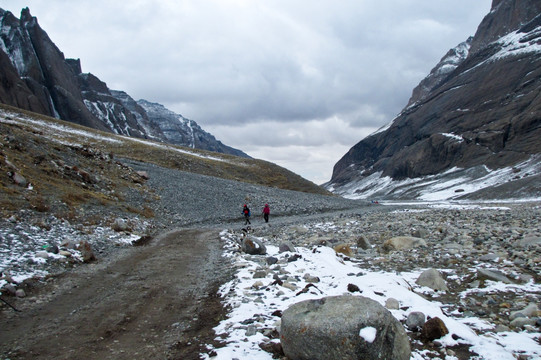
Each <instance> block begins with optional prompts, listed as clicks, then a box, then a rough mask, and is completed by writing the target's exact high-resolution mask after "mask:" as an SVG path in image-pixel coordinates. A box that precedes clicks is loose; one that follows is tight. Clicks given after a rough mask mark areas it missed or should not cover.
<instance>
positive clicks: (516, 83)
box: [327, 0, 541, 189]
mask: <svg viewBox="0 0 541 360" xmlns="http://www.w3.org/2000/svg"><path fill="white" fill-rule="evenodd" d="M511 10H512V11H511ZM539 13H541V3H539V2H538V1H533V0H530V1H526V0H499V1H498V0H495V1H494V3H493V9H492V11H491V13H490V14H489V15H487V16H486V17H485V19H484V20H483V22H482V24H481V25H480V27H479V30H478V31H477V34H476V35H475V37H474V38H473V39H471V40H470V41H471V47H470V49H469V51H467V56H453V54H454V53H457V51H458V50H456V49H455V50H452V51H451V52H450V53H449V54H447V56H446V57H444V58H443V59H442V63H440V64H438V66H436V67H435V68H434V70H433V71H432V73H431V75H430V76H429V77H427V79H425V80H423V82H421V84H420V85H419V86H418V87H417V88H416V89H415V90H414V92H413V95H412V99H411V100H410V102H409V105H408V106H407V107H406V108H405V109H404V110H403V111H402V113H401V114H399V116H398V117H397V118H396V119H395V120H394V121H393V122H392V124H391V125H390V126H389V127H388V128H387V129H385V130H384V131H380V132H377V133H374V134H372V135H371V136H369V137H367V138H365V139H363V140H362V141H361V142H359V143H358V144H356V145H355V146H354V147H352V148H351V149H350V150H349V152H348V153H347V154H345V155H344V156H343V157H342V159H340V161H338V163H337V164H336V165H335V167H334V171H333V175H332V179H331V181H330V183H329V184H327V185H330V186H332V187H334V188H335V189H337V188H338V189H339V188H340V187H341V186H344V185H347V184H348V183H351V182H354V181H358V180H359V179H361V178H363V177H366V176H369V175H372V174H374V173H381V177H385V176H388V177H390V178H392V179H395V180H401V179H407V178H417V177H423V176H428V175H436V174H441V173H443V172H445V171H447V170H449V169H451V168H455V167H458V168H463V169H470V168H475V167H479V166H486V167H488V168H489V169H499V168H503V167H510V166H514V165H516V164H517V163H519V162H521V161H525V160H527V159H529V158H530V157H531V156H532V155H534V154H539V153H541V142H540V141H539V140H538V139H540V138H541V126H540V125H541V97H540V95H541V48H540V44H541V31H540V30H541V15H540V16H537V15H538V14H539ZM459 48H462V49H463V50H462V54H464V53H465V51H464V48H465V46H464V44H461V46H460V47H459ZM457 54H458V53H457ZM450 55H451V57H452V58H454V59H456V60H458V61H455V62H454V63H453V64H452V65H453V67H454V69H453V70H452V71H450V72H447V73H445V72H443V73H442V72H441V71H440V72H439V74H440V75H442V76H437V75H438V69H441V68H443V67H444V65H445V61H448V59H449V57H450Z"/></svg>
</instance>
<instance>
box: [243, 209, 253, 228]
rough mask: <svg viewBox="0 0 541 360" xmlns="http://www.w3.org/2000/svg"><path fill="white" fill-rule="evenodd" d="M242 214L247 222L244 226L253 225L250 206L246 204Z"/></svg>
mask: <svg viewBox="0 0 541 360" xmlns="http://www.w3.org/2000/svg"><path fill="white" fill-rule="evenodd" d="M242 214H244V219H245V220H246V221H245V222H244V225H247V224H251V222H250V208H248V205H246V204H244V208H243V209H242Z"/></svg>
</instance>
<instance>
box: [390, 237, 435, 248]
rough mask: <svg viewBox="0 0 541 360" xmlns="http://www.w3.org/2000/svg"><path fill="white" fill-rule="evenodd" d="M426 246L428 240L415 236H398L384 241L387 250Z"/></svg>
mask: <svg viewBox="0 0 541 360" xmlns="http://www.w3.org/2000/svg"><path fill="white" fill-rule="evenodd" d="M421 246H426V241H425V240H423V239H421V238H417V237H413V236H396V237H393V238H390V239H388V240H386V241H385V242H384V243H383V249H384V250H385V251H393V250H406V249H413V248H416V247H421Z"/></svg>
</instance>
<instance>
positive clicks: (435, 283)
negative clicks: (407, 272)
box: [415, 269, 449, 291]
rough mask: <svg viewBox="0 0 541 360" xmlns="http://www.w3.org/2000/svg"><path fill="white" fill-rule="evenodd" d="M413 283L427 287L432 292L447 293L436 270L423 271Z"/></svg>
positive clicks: (444, 284)
mask: <svg viewBox="0 0 541 360" xmlns="http://www.w3.org/2000/svg"><path fill="white" fill-rule="evenodd" d="M415 283H416V284H417V285H421V286H427V287H429V288H431V289H432V290H437V291H449V288H447V284H446V283H445V280H444V279H443V277H442V276H441V274H440V273H439V272H438V270H436V269H428V270H425V271H423V272H422V273H421V275H420V276H419V278H418V279H417V281H415Z"/></svg>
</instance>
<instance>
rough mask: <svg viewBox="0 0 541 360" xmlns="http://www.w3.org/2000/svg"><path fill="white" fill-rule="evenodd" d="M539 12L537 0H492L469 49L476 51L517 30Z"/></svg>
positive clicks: (540, 6) (540, 7)
mask: <svg viewBox="0 0 541 360" xmlns="http://www.w3.org/2000/svg"><path fill="white" fill-rule="evenodd" d="M540 13H541V2H540V1H539V0H493V1H492V7H491V10H490V13H488V14H487V15H486V16H485V18H484V19H483V21H482V22H481V24H480V25H479V27H478V28H477V32H476V33H475V36H474V40H473V42H472V45H471V51H472V52H477V51H479V50H480V49H482V48H483V47H485V46H487V45H489V44H490V43H492V42H494V41H496V40H498V39H499V38H501V37H502V36H504V35H506V34H509V33H510V32H513V31H515V30H518V29H519V28H521V27H522V26H523V25H525V24H527V23H529V22H530V21H531V20H533V19H534V18H535V17H537V16H538V15H539V14H540Z"/></svg>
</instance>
